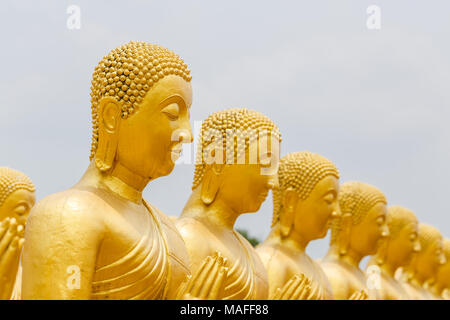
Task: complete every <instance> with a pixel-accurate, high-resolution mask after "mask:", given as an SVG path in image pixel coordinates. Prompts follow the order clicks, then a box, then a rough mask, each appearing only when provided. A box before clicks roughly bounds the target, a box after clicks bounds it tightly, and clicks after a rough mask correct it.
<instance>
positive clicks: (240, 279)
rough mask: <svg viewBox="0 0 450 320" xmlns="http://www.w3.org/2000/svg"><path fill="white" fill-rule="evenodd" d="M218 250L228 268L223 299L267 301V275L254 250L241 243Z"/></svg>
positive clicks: (221, 247) (220, 247)
mask: <svg viewBox="0 0 450 320" xmlns="http://www.w3.org/2000/svg"><path fill="white" fill-rule="evenodd" d="M217 249H218V251H220V252H221V254H222V255H223V256H224V257H225V258H226V261H227V262H226V267H227V268H228V276H227V280H226V283H225V288H224V296H223V299H224V300H254V299H266V298H267V294H268V282H267V274H266V271H265V269H264V266H263V265H262V263H261V261H260V260H259V258H258V256H257V255H256V252H254V249H253V248H251V247H247V246H246V245H244V244H241V243H239V242H238V243H233V244H231V245H230V246H227V247H226V246H219V247H218V248H217Z"/></svg>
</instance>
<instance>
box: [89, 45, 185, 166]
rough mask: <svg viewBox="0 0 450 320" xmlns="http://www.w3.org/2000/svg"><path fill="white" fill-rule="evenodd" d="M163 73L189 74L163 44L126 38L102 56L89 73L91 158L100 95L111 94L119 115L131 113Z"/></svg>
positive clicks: (94, 149)
mask: <svg viewBox="0 0 450 320" xmlns="http://www.w3.org/2000/svg"><path fill="white" fill-rule="evenodd" d="M167 75H177V76H180V77H182V78H183V79H184V80H186V81H188V82H190V81H191V79H192V76H191V75H190V70H189V69H188V67H187V65H186V64H185V63H184V61H183V60H182V59H181V58H180V57H179V56H178V55H177V54H175V53H174V52H172V51H171V50H169V49H166V48H164V47H161V46H158V45H154V44H150V43H147V42H143V41H130V42H128V43H126V44H124V45H122V46H120V47H118V48H116V49H114V50H112V51H111V52H110V53H109V54H108V55H107V56H105V57H104V58H103V59H102V60H101V61H100V62H99V63H98V65H97V66H96V67H95V71H94V74H93V75H92V86H91V108H92V127H93V130H92V131H93V132H92V145H91V155H90V159H91V160H92V159H93V158H94V156H95V152H96V151H97V146H98V106H99V102H100V100H101V98H103V97H108V96H109V97H114V98H115V99H117V101H119V102H121V103H122V118H123V119H126V118H127V117H129V116H131V115H132V114H133V113H134V112H135V111H136V109H137V108H138V105H139V103H140V102H142V99H143V98H144V97H145V95H146V94H147V92H148V91H149V90H150V88H151V87H152V86H153V85H154V84H155V83H156V82H158V81H159V80H161V79H162V78H164V77H165V76H167Z"/></svg>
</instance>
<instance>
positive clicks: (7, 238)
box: [0, 218, 17, 257]
mask: <svg viewBox="0 0 450 320" xmlns="http://www.w3.org/2000/svg"><path fill="white" fill-rule="evenodd" d="M16 228H17V222H15V219H14V218H13V219H11V221H10V223H9V227H8V231H7V232H6V234H5V235H4V236H3V238H2V239H1V240H0V257H1V256H2V255H3V253H4V252H5V250H6V249H7V248H8V246H9V244H10V243H11V241H12V240H13V238H14V236H15V234H16V231H17V229H16Z"/></svg>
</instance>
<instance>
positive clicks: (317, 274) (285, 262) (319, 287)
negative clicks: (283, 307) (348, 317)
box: [256, 240, 333, 300]
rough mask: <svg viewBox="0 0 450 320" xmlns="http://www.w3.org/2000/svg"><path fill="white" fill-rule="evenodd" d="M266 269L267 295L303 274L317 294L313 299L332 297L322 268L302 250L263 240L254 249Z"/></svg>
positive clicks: (271, 294)
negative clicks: (295, 250)
mask: <svg viewBox="0 0 450 320" xmlns="http://www.w3.org/2000/svg"><path fill="white" fill-rule="evenodd" d="M256 250H257V252H258V254H259V256H260V257H261V260H262V261H263V264H264V266H265V268H266V270H267V274H268V278H269V297H273V295H274V294H275V292H276V290H277V289H278V288H282V287H283V286H284V285H285V284H286V283H287V282H288V281H289V280H290V279H291V278H292V277H293V276H295V275H299V274H304V275H305V276H306V277H307V278H308V279H309V280H310V281H311V284H312V286H313V290H312V291H315V292H317V295H315V296H314V297H313V299H317V300H323V299H326V300H328V299H333V294H332V290H331V286H330V283H329V282H328V279H327V277H326V275H325V273H324V272H323V270H322V268H321V267H320V266H319V264H317V263H316V262H315V261H314V260H313V259H311V258H310V257H309V256H308V255H307V254H306V253H304V252H294V251H293V250H292V249H290V248H288V247H286V246H283V245H280V244H274V243H271V242H270V241H267V240H266V241H265V242H264V243H262V244H261V245H260V246H258V248H257V249H256Z"/></svg>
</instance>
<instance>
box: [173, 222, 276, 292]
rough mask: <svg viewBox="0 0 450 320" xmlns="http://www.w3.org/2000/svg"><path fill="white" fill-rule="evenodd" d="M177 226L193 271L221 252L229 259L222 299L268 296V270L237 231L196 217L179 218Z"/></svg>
mask: <svg viewBox="0 0 450 320" xmlns="http://www.w3.org/2000/svg"><path fill="white" fill-rule="evenodd" d="M176 226H177V228H178V230H179V231H180V233H181V235H182V237H183V239H184V241H185V243H186V247H187V249H188V252H189V259H190V262H191V265H190V269H191V271H192V273H193V274H195V272H196V270H198V268H199V267H200V266H201V264H202V262H203V261H204V259H205V258H206V257H207V256H209V255H213V254H214V252H215V251H217V252H219V253H220V254H221V255H222V256H223V257H224V258H226V259H227V262H226V264H225V266H226V267H227V268H228V276H227V280H226V283H225V289H224V292H223V296H222V297H219V299H222V300H254V299H261V300H264V299H267V291H268V283H267V273H266V270H265V269H264V266H263V264H262V262H261V260H260V259H259V257H258V254H257V253H256V251H255V249H254V248H253V247H252V246H251V244H250V243H249V242H248V241H247V240H246V239H245V238H244V237H242V236H241V235H240V234H238V233H237V232H235V231H234V230H225V229H221V228H219V227H215V226H213V225H209V224H208V225H207V224H205V223H204V222H202V221H199V220H197V219H195V218H190V217H183V218H180V219H179V220H178V221H177V223H176Z"/></svg>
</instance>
